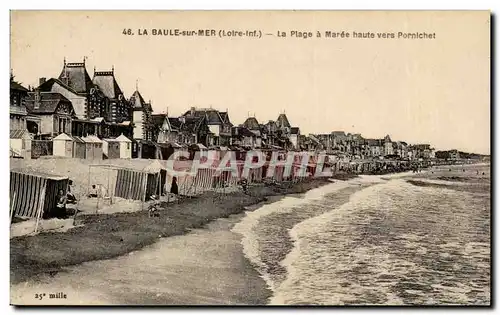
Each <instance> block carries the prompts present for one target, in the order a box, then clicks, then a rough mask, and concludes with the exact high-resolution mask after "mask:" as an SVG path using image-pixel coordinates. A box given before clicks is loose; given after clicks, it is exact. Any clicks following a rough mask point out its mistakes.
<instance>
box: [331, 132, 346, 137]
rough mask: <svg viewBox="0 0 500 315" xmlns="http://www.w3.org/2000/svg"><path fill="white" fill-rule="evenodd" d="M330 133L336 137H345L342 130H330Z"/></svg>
mask: <svg viewBox="0 0 500 315" xmlns="http://www.w3.org/2000/svg"><path fill="white" fill-rule="evenodd" d="M332 135H333V136H334V137H336V138H345V137H347V136H346V134H345V132H344V131H332Z"/></svg>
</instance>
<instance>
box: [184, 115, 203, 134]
mask: <svg viewBox="0 0 500 315" xmlns="http://www.w3.org/2000/svg"><path fill="white" fill-rule="evenodd" d="M184 120H185V122H183V123H182V125H181V130H183V131H188V132H191V133H196V132H198V130H200V128H201V126H202V124H203V122H204V121H205V117H184Z"/></svg>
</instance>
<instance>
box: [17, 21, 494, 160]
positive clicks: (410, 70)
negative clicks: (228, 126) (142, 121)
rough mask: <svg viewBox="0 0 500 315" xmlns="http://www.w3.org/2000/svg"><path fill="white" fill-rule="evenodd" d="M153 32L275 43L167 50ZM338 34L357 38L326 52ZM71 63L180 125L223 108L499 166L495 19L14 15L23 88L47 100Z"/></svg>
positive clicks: (182, 40)
mask: <svg viewBox="0 0 500 315" xmlns="http://www.w3.org/2000/svg"><path fill="white" fill-rule="evenodd" d="M153 28H155V29H165V30H168V29H181V30H199V29H215V30H217V32H218V30H225V31H230V30H242V31H245V30H257V31H261V32H262V33H263V34H272V35H263V36H262V38H248V37H247V38H237V37H225V38H219V37H171V36H153V35H151V33H152V29H153ZM124 29H131V31H132V32H133V33H134V35H124V34H123V31H124ZM139 29H141V30H144V29H146V30H147V31H148V35H138V30H139ZM292 31H306V32H309V31H310V32H312V33H313V37H312V38H306V39H304V38H298V37H293V36H290V35H291V32H292ZM316 31H319V32H320V33H321V35H322V37H321V38H317V37H316ZM325 31H332V32H342V31H345V32H348V33H350V34H351V37H350V38H343V39H342V38H325V37H324V33H325ZM278 32H280V33H281V32H285V33H286V35H287V37H278V36H277V34H278ZM352 32H372V33H374V34H377V33H381V32H388V33H396V36H397V33H398V32H403V33H407V32H427V33H431V34H432V33H434V34H435V39H401V38H399V39H398V38H395V39H378V38H377V35H375V38H373V39H367V38H365V39H359V38H357V39H355V38H352ZM64 58H66V61H67V62H81V61H82V60H83V59H84V58H86V65H87V70H88V72H89V74H90V76H91V77H92V75H93V71H94V67H95V68H96V70H97V71H106V70H110V69H111V68H112V67H114V69H115V76H116V78H117V81H118V83H119V85H120V87H121V88H122V90H123V91H124V93H125V96H126V97H129V96H130V95H131V94H132V93H133V92H134V91H135V89H136V82H137V85H138V88H139V91H140V92H141V94H142V95H143V97H144V98H145V99H146V100H151V102H152V106H153V110H154V111H155V112H157V113H160V112H167V111H168V113H169V115H170V116H178V115H180V114H182V113H184V112H185V111H186V110H188V109H189V108H190V107H192V106H194V107H207V108H208V107H212V108H215V109H219V110H222V111H225V110H228V111H229V116H230V118H231V121H232V122H233V124H235V125H237V124H240V123H243V121H244V120H245V119H246V118H247V117H248V116H249V115H251V116H253V115H255V117H256V118H257V120H258V121H259V122H261V123H265V122H267V121H268V120H275V119H276V118H277V117H278V115H279V114H280V113H282V112H285V113H286V115H287V116H288V118H289V121H290V123H291V124H292V125H293V126H298V127H300V129H301V133H302V134H309V133H330V132H331V131H337V130H343V131H346V132H350V133H361V134H362V135H363V136H365V137H367V138H382V137H384V136H385V135H386V134H389V135H390V136H391V138H392V139H393V140H395V141H397V140H400V141H407V142H409V143H430V144H431V145H432V146H433V147H434V148H436V149H438V150H439V149H459V150H463V151H468V152H476V153H483V154H489V153H490V15H489V12H479V11H476V12H472V11H467V12H466V11H462V12H446V11H439V12H423V11H420V12H418V11H414V12H404V11H399V12H398V11H392V12H383V11H378V12H377V11H370V12H359V11H352V12H349V11H344V12H326V11H325V12H313V11H309V12H291V11H288V12H280V11H274V12H269V11H261V12H257V11H253V12H227V11H226V12H166V11H163V12H161V11H141V12H138V11H135V12H134V11H106V12H104V11H87V12H85V11H71V12H69V11H67V12H61V11H39V12H37V11H13V12H12V13H11V69H12V71H13V73H14V75H15V78H16V80H18V81H20V82H22V83H23V85H25V86H28V85H31V86H36V85H37V83H38V79H39V78H40V77H46V78H51V77H58V76H59V74H60V72H61V70H62V67H63V60H64Z"/></svg>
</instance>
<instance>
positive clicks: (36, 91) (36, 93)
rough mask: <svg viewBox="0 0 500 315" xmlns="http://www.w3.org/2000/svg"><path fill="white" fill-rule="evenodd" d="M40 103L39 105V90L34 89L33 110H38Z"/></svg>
mask: <svg viewBox="0 0 500 315" xmlns="http://www.w3.org/2000/svg"><path fill="white" fill-rule="evenodd" d="M40 103H41V95H40V89H35V104H34V106H33V107H34V108H35V109H38V108H40Z"/></svg>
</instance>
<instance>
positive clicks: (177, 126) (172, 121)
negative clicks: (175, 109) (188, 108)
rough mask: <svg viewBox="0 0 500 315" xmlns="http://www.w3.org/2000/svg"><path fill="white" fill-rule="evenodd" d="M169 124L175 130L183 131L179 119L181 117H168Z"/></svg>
mask: <svg viewBox="0 0 500 315" xmlns="http://www.w3.org/2000/svg"><path fill="white" fill-rule="evenodd" d="M168 123H169V124H170V127H172V128H173V129H177V130H179V129H181V126H182V122H181V120H180V119H179V117H168Z"/></svg>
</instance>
